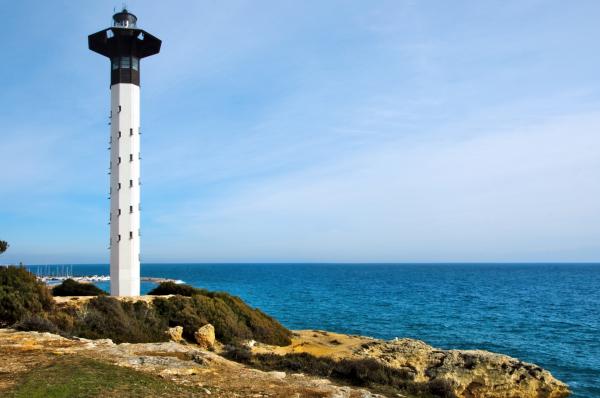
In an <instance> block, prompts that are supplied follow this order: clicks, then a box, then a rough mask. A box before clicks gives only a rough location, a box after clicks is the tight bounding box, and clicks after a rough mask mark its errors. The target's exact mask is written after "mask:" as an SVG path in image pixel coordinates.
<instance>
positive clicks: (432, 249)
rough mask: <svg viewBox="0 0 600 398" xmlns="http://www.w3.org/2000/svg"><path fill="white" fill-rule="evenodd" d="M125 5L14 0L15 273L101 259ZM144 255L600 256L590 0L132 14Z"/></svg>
mask: <svg viewBox="0 0 600 398" xmlns="http://www.w3.org/2000/svg"><path fill="white" fill-rule="evenodd" d="M120 5H121V3H119V2H111V1H85V2H84V1H78V2H74V1H69V2H62V1H52V2H40V1H18V2H8V1H3V2H2V4H1V7H2V15H4V16H5V18H4V19H3V23H2V25H0V31H1V34H2V36H1V37H2V40H1V41H0V47H1V48H2V54H3V62H2V63H0V83H1V86H2V90H0V115H1V118H0V159H1V160H2V165H3V167H2V169H3V173H2V183H1V184H0V239H4V240H7V241H9V243H10V244H11V247H10V249H9V251H7V252H6V253H5V254H4V255H2V257H0V263H1V262H18V261H23V262H25V263H33V264H35V263H57V262H58V263H80V262H94V263H96V262H101V263H106V262H107V261H108V250H107V246H108V225H107V222H108V200H107V197H108V181H109V180H108V178H109V176H108V175H107V171H108V151H107V147H108V131H109V130H108V125H107V121H108V119H107V117H108V108H109V102H110V98H109V87H108V85H109V76H108V74H109V69H108V68H109V67H108V61H107V60H106V59H104V58H103V57H101V56H98V55H96V54H94V53H92V52H90V51H89V50H87V35H88V34H90V33H93V32H96V31H98V30H101V29H103V28H105V27H107V26H108V25H109V24H110V22H111V15H112V11H113V8H114V7H115V6H116V7H119V6H120ZM128 6H129V8H130V10H131V11H132V12H134V13H135V14H137V16H138V18H139V25H140V26H141V27H142V28H144V29H146V30H148V31H149V32H151V33H153V34H155V35H156V36H158V37H159V38H161V39H162V40H163V48H162V51H161V53H160V54H159V55H157V56H155V57H152V58H149V59H146V60H144V61H143V62H142V130H143V132H144V134H143V135H142V159H143V160H142V181H143V185H142V261H145V262H186V261H194V262H213V261H214V262H221V261H222V262H237V261H249V262H256V261H357V262H360V261H374V262H380V261H401V262H413V261H597V260H598V259H600V244H599V240H598V239H599V238H600V52H599V51H598V38H599V37H600V24H599V23H598V21H599V20H600V3H599V2H597V1H574V2H569V3H568V4H567V3H565V2H563V1H537V0H518V1H486V2H479V1H452V2H449V1H441V0H440V1H406V0H394V1H368V2H366V1H333V0H331V1H312V0H307V1H236V0H231V1H227V2H220V1H219V2H217V1H172V2H168V4H167V3H165V2H159V1H147V0H146V1H143V2H142V1H129V2H128Z"/></svg>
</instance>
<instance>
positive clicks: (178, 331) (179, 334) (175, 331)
mask: <svg viewBox="0 0 600 398" xmlns="http://www.w3.org/2000/svg"><path fill="white" fill-rule="evenodd" d="M165 334H166V335H167V336H168V337H169V340H171V341H174V342H176V343H180V342H182V341H183V327H181V326H175V327H174V328H169V329H167V330H166V331H165Z"/></svg>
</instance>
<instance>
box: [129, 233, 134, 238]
mask: <svg viewBox="0 0 600 398" xmlns="http://www.w3.org/2000/svg"><path fill="white" fill-rule="evenodd" d="M129 239H133V231H129Z"/></svg>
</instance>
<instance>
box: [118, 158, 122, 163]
mask: <svg viewBox="0 0 600 398" xmlns="http://www.w3.org/2000/svg"><path fill="white" fill-rule="evenodd" d="M118 164H121V157H120V156H119V162H118Z"/></svg>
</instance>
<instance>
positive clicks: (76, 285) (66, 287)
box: [52, 279, 106, 296]
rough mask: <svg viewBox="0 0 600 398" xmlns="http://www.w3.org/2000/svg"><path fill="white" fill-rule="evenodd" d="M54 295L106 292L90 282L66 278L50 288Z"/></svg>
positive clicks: (101, 293)
mask: <svg viewBox="0 0 600 398" xmlns="http://www.w3.org/2000/svg"><path fill="white" fill-rule="evenodd" d="M52 294H53V295H54V296H105V295H106V292H105V291H104V290H102V289H100V288H99V287H97V286H96V285H93V284H91V283H80V282H77V281H75V280H73V279H67V280H65V281H63V283H61V284H60V285H57V286H55V287H54V288H53V289H52Z"/></svg>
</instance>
